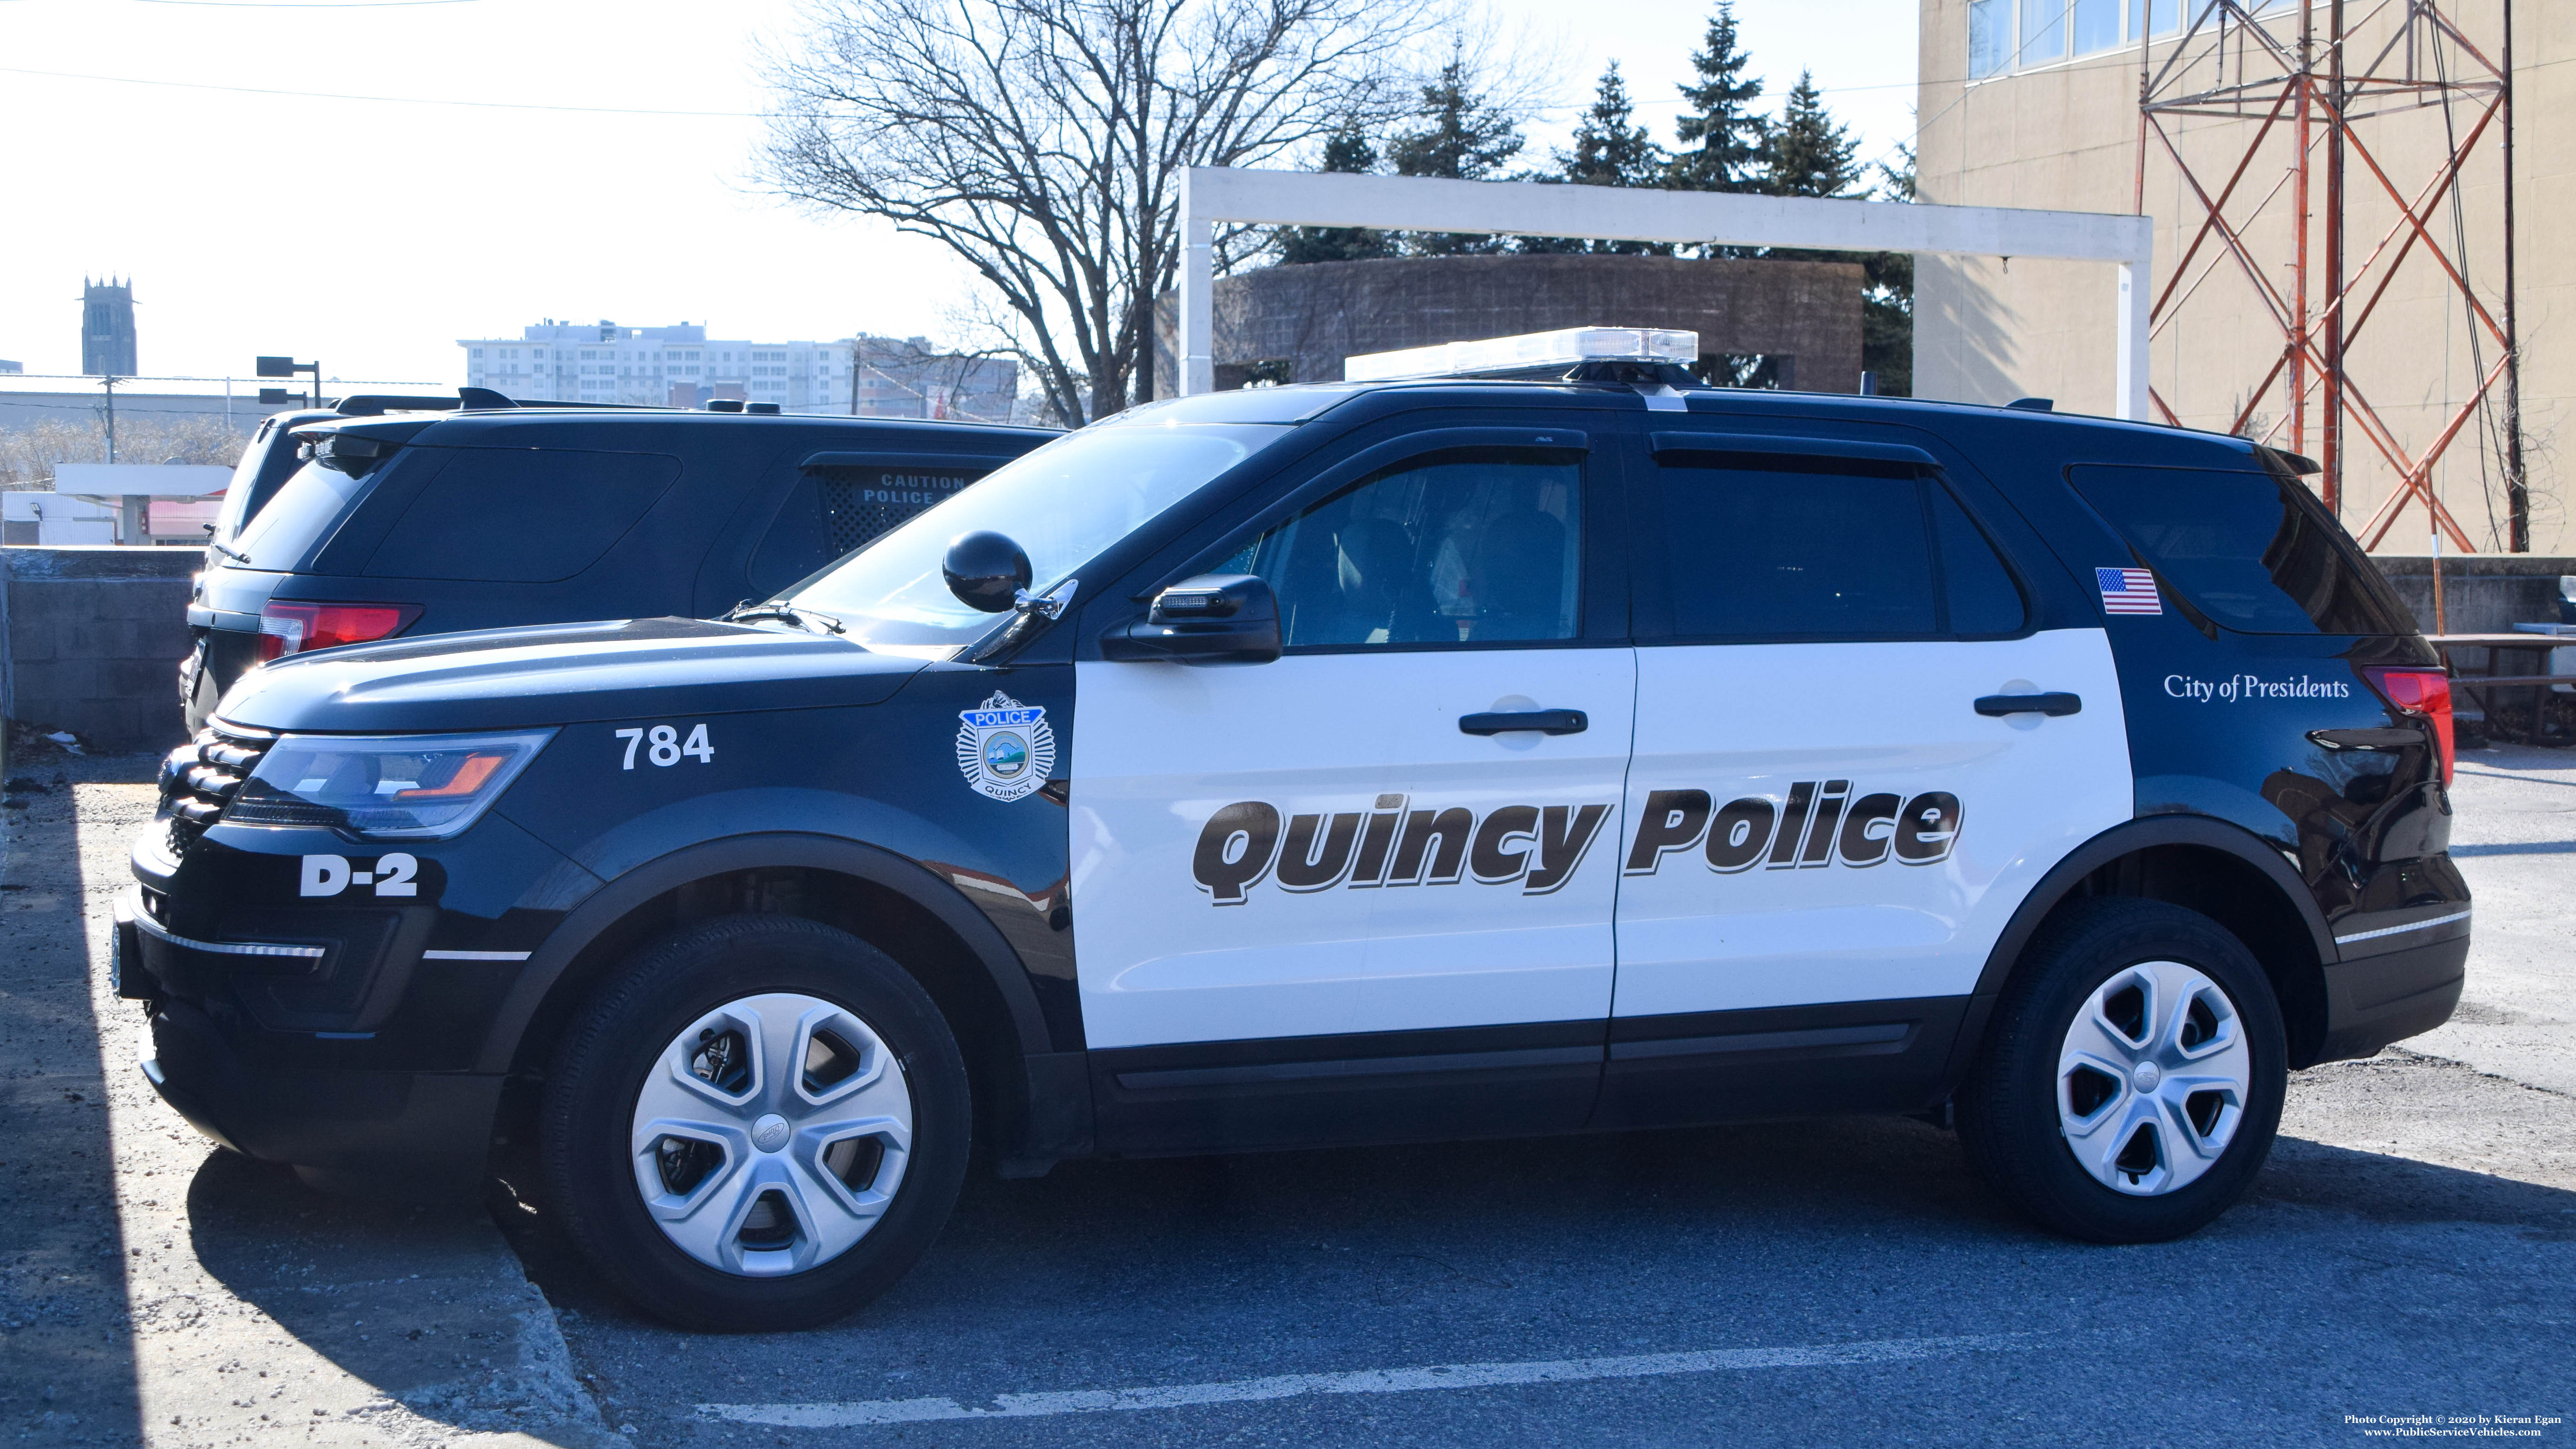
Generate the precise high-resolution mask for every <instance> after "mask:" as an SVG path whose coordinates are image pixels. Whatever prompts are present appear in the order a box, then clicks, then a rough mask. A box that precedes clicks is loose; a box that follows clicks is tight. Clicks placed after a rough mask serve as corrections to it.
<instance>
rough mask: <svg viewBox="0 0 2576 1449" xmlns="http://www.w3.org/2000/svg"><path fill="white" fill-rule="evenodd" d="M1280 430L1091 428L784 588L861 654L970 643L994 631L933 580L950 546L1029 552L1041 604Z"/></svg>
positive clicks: (1154, 425)
mask: <svg viewBox="0 0 2576 1449" xmlns="http://www.w3.org/2000/svg"><path fill="white" fill-rule="evenodd" d="M1289 431H1290V429H1289V428H1288V426H1286V425H1283V424H1264V423H1172V422H1163V421H1159V420H1156V419H1150V418H1148V419H1138V420H1135V421H1132V422H1129V421H1114V422H1108V423H1095V424H1093V425H1092V426H1090V427H1088V428H1085V429H1083V430H1082V431H1080V432H1078V433H1070V434H1067V435H1066V436H1064V437H1062V438H1059V439H1057V440H1056V441H1054V442H1052V443H1049V444H1047V445H1046V446H1045V447H1043V448H1040V449H1038V450H1037V451H1036V452H1034V453H1031V454H1029V455H1027V456H1026V457H1023V458H1020V459H1018V460H1017V461H1015V462H1012V463H1010V464H1007V465H1005V466H1004V467H1002V468H1000V469H999V470H997V471H995V472H994V473H993V474H992V475H991V476H990V477H987V478H986V479H984V481H982V482H980V483H977V484H975V485H974V486H972V487H970V488H967V489H965V490H964V491H963V492H960V493H958V494H957V495H956V496H954V497H952V498H950V499H948V500H947V501H946V502H944V503H941V504H939V505H938V506H936V507H934V508H931V509H929V510H928V511H926V512H923V513H919V514H916V515H914V516H913V517H912V518H911V519H909V520H907V521H906V522H904V523H903V524H901V525H900V526H898V527H896V528H894V529H893V530H891V531H889V532H887V533H885V534H883V535H881V536H880V537H878V538H877V540H876V541H875V542H873V543H871V544H869V545H868V546H867V547H866V548H864V549H862V550H860V551H859V552H857V553H855V554H852V555H851V556H849V557H848V558H846V559H844V560H842V561H841V562H840V563H838V564H836V565H834V566H833V567H831V568H829V569H827V570H825V571H824V572H822V573H820V574H817V575H815V576H814V577H813V578H811V579H808V580H806V581H805V582H804V583H803V584H800V585H798V586H796V587H795V588H793V589H791V590H789V591H788V592H787V593H786V595H784V597H786V598H788V599H791V600H793V601H794V602H795V603H796V605H797V606H798V607H800V608H806V609H819V610H821V611H823V612H824V613H827V614H830V615H833V616H834V617H836V618H838V619H840V620H841V622H842V623H843V624H844V625H845V626H847V627H848V629H849V634H850V637H851V638H853V639H856V640H857V641H859V642H860V643H863V644H896V645H933V646H937V645H948V646H956V645H963V644H968V643H971V642H973V641H974V640H975V639H976V638H977V637H978V636H980V635H982V634H983V633H984V632H985V631H986V630H988V629H990V628H992V627H993V626H994V625H995V624H997V623H999V622H1000V621H1001V617H1002V616H1000V615H997V614H987V613H982V612H980V611H978V610H975V609H971V608H968V607H967V606H966V605H965V604H963V603H960V602H959V601H958V599H957V596H956V595H954V594H952V593H950V592H949V591H948V584H947V582H946V581H945V580H944V579H942V578H941V577H940V572H939V564H940V560H941V559H942V558H944V557H946V555H947V553H948V544H949V541H950V540H951V539H954V538H955V537H957V535H959V534H961V533H971V532H973V531H975V530H976V529H979V528H989V529H991V530H993V531H994V532H996V533H1004V534H1008V535H1010V537H1011V539H1012V540H1013V541H1014V542H1016V543H1018V544H1019V546H1020V547H1021V548H1022V549H1024V550H1026V551H1027V552H1028V556H1029V568H1030V573H1031V583H1030V585H1029V588H1030V591H1031V592H1033V593H1038V594H1044V593H1046V592H1048V591H1049V590H1051V589H1053V588H1054V587H1055V586H1056V585H1058V584H1060V583H1062V582H1064V580H1065V579H1066V578H1068V577H1071V576H1072V575H1073V573H1074V571H1075V570H1077V569H1079V568H1081V567H1082V566H1083V565H1084V564H1086V563H1088V562H1090V561H1091V560H1092V559H1094V558H1097V557H1098V556H1099V555H1100V554H1101V553H1102V552H1104V551H1105V550H1107V549H1108V548H1109V547H1110V546H1111V545H1112V544H1115V543H1116V542H1118V540H1120V539H1122V538H1125V537H1126V536H1127V535H1128V534H1130V533H1133V532H1135V531H1136V530H1137V529H1138V528H1140V527H1142V526H1144V524H1146V523H1147V522H1148V521H1150V520H1151V519H1153V518H1154V517H1155V516H1156V515H1157V514H1160V513H1161V512H1163V510H1165V509H1167V508H1170V507H1171V506H1172V505H1173V504H1175V503H1178V502H1180V501H1181V500H1182V499H1184V498H1187V497H1189V496H1190V495H1191V494H1192V493H1195V492H1197V491H1198V490H1199V489H1200V488H1201V487H1203V486H1204V485H1206V484H1207V482H1208V481H1209V480H1211V479H1213V478H1215V477H1216V476H1217V475H1218V474H1220V473H1223V472H1224V471H1226V470H1227V469H1229V468H1231V467H1233V466H1234V465H1235V464H1237V463H1240V462H1242V461H1243V460H1244V459H1246V458H1249V457H1251V456H1252V455H1253V454H1254V453H1256V452H1259V451H1260V450H1261V449H1263V448H1265V447H1268V446H1269V445H1270V444H1272V443H1274V442H1276V441H1278V440H1279V439H1280V438H1283V437H1285V436H1287V435H1288V432H1289Z"/></svg>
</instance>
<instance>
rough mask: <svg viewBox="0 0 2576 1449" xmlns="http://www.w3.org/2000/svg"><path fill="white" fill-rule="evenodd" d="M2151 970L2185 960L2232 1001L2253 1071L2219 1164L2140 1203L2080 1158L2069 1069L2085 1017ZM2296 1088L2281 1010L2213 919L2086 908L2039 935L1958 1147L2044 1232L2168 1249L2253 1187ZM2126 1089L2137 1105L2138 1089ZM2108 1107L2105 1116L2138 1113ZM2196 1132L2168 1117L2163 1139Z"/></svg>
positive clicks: (1970, 1087)
mask: <svg viewBox="0 0 2576 1449" xmlns="http://www.w3.org/2000/svg"><path fill="white" fill-rule="evenodd" d="M2150 962H2179V963H2181V964H2182V965H2183V966H2186V967H2189V968H2191V969H2192V970H2195V971H2197V972H2199V973H2200V974H2201V975H2202V976H2204V977H2206V978H2207V979H2208V980H2209V981H2210V982H2213V983H2215V984H2216V985H2217V986H2218V988H2219V989H2220V990H2221V991H2223V992H2224V993H2225V995H2226V998H2227V1001H2228V1004H2229V1005H2232V1007H2233V1008H2234V1012H2235V1021H2236V1023H2237V1026H2238V1027H2239V1028H2240V1029H2241V1032H2242V1037H2241V1040H2242V1043H2243V1046H2244V1048H2245V1052H2246V1056H2247V1062H2248V1068H2249V1069H2248V1071H2247V1073H2246V1083H2245V1087H2244V1090H2243V1093H2242V1100H2241V1103H2240V1104H2239V1108H2238V1112H2239V1114H2238V1116H2237V1117H2236V1119H2235V1121H2234V1123H2233V1126H2232V1134H2233V1135H2232V1136H2230V1137H2227V1138H2226V1139H2225V1143H2224V1146H2223V1148H2222V1149H2220V1150H2219V1151H2218V1152H2217V1155H2216V1158H2215V1160H2214V1161H2210V1162H2209V1163H2208V1165H2207V1167H2206V1168H2205V1169H2203V1170H2200V1171H2199V1175H2198V1176H2197V1177H2196V1178H2193V1179H2191V1180H2189V1181H2185V1182H2182V1183H2180V1185H2178V1186H2174V1187H2172V1188H2171V1189H2170V1190H2169V1191H2163V1192H2160V1193H2157V1194H2156V1195H2152V1196H2141V1195H2137V1193H2136V1191H2135V1190H2134V1189H2133V1190H2132V1191H2119V1190H2115V1189H2114V1188H2113V1187H2111V1186H2108V1185H2106V1180H2105V1179H2101V1178H2097V1177H2096V1176H2095V1175H2094V1172H2093V1170H2092V1169H2090V1168H2088V1167H2087V1166H2086V1165H2085V1164H2084V1163H2083V1162H2081V1161H2079V1160H2078V1157H2077V1150H2076V1148H2075V1147H2074V1146H2072V1145H2070V1142H2069V1138H2068V1133H2067V1129H2066V1128H2065V1127H2064V1126H2063V1125H2062V1123H2061V1120H2060V1107H2061V1098H2060V1092H2061V1083H2060V1080H2059V1063H2060V1053H2061V1051H2062V1050H2064V1049H2065V1048H2066V1047H2067V1044H2068V1043H2069V1041H2070V1037H2069V1033H2070V1031H2071V1030H2074V1029H2075V1028H2076V1019H2077V1015H2078V1013H2079V1012H2081V1011H2084V1010H2085V1009H2086V1008H2087V1006H2088V1004H2089V1003H2090V1002H2091V1000H2092V998H2093V996H2094V993H2095V992H2097V991H2099V990H2101V989H2102V988H2103V987H2104V986H2105V985H2106V984H2107V983H2110V982H2112V981H2113V979H2114V978H2115V977H2119V976H2121V975H2122V974H2123V973H2125V972H2128V971H2130V969H2131V968H2133V967H2140V966H2142V965H2144V963H2150ZM2131 979H2132V980H2134V979H2135V978H2131ZM2106 999H2113V998H2106ZM2195 1029H2196V1028H2195ZM2095 1077H2097V1078H2098V1077H2099V1074H2095ZM2180 1079H2181V1078H2180V1074H2179V1073H2177V1074H2176V1076H2175V1080H2180ZM2288 1080H2289V1066H2288V1048H2287V1046H2286V1044H2285V1041H2284V1038H2283V1033H2282V1028H2281V1010H2280V1005H2279V1002H2278V1001H2277V1000H2276V999H2275V997H2274V994H2273V991H2272V985H2271V982H2270V980H2269V979H2268V978H2267V977H2266V976H2265V975H2264V974H2263V968H2262V966H2261V964H2260V963H2258V962H2257V961H2255V959H2254V956H2253V953H2252V952H2250V951H2248V950H2246V949H2245V945H2244V943H2243V942H2241V941H2239V940H2237V939H2236V937H2235V936H2233V935H2231V934H2230V933H2229V932H2228V931H2227V930H2226V929H2225V928H2224V927H2222V926H2220V925H2219V924H2218V923H2217V922H2216V921H2213V920H2211V919H2210V918H2208V917H2207V916H2204V915H2201V914H2200V913H2198V912H2196V911H2190V910H2185V909H2183V908H2182V907H2180V906H2175V905H2169V904H2166V903H2165V902H2162V901H2146V900H2135V899H2130V898H2125V897H2101V898H2096V899H2089V900H2080V901H2075V902H2071V903H2069V904H2068V905H2067V906H2065V907H2064V908H2063V909H2061V910H2060V911H2059V912H2058V913H2057V915H2056V916H2055V917H2054V918H2052V919H2051V920H2050V921H2049V923H2048V924H2047V925H2046V926H2045V927H2043V928H2042V929H2041V931H2040V932H2039V934H2038V935H2037V936H2035V937H2034V938H2033V939H2032V941H2031V943H2030V945H2029V947H2028V948H2027V949H2026V950H2025V951H2024V953H2023V955H2022V958H2021V961H2020V963H2019V965H2018V966H2017V967H2016V969H2015V970H2014V972H2013V975H2012V979H2011V980H2010V981H2008V982H2007V983H2006V984H2005V986H2004V991H2003V996H2002V999H2001V1000H2000V1001H1998V1002H1997V1003H1996V1005H1995V1016H1994V1020H1993V1023H1992V1024H1991V1026H1990V1027H1989V1028H1988V1030H1987V1033H1986V1040H1985V1043H1984V1046H1983V1049H1982V1051H1981V1052H1980V1054H1979V1056H1978V1059H1977V1063H1976V1065H1975V1067H1974V1068H1973V1069H1972V1070H1971V1071H1970V1073H1969V1075H1968V1079H1967V1081H1966V1082H1965V1083H1964V1084H1962V1086H1961V1087H1960V1090H1959V1094H1958V1097H1957V1099H1956V1107H1957V1113H1958V1118H1957V1120H1958V1128H1959V1140H1960V1143H1961V1145H1962V1146H1963V1147H1964V1148H1965V1149H1966V1151H1967V1156H1968V1162H1969V1164H1970V1165H1971V1166H1972V1167H1973V1168H1975V1170H1976V1172H1977V1175H1978V1176H1979V1177H1981V1178H1983V1179H1984V1180H1985V1182H1986V1184H1987V1185H1988V1186H1989V1187H1991V1188H1993V1189H1994V1191H1995V1192H1996V1194H1997V1195H1999V1196H2001V1197H2002V1198H2003V1199H2004V1200H2005V1201H2006V1202H2008V1203H2010V1204H2011V1205H2012V1206H2013V1207H2014V1208H2015V1209H2017V1210H2018V1211H2020V1212H2021V1213H2022V1214H2024V1215H2025V1216H2027V1217H2029V1218H2030V1219H2032V1220H2033V1221H2034V1222H2037V1223H2039V1224H2040V1225H2041V1226H2043V1227H2047V1228H2052V1229H2054V1230H2056V1231H2058V1232H2061V1233H2064V1234H2066V1235H2068V1236H2069V1237H2075V1238H2083V1239H2087V1240H2090V1241H2093V1242H2097V1243H2153V1242H2163V1241H2166V1240H2168V1239H2171V1238H2178V1237H2181V1236H2183V1235H2184V1234H2186V1233H2191V1232H2195V1231H2197V1230H2199V1229H2200V1228H2202V1227H2204V1226H2206V1225H2207V1224H2208V1223H2209V1222H2210V1221H2211V1220H2212V1219H2214V1218H2216V1217H2217V1216H2218V1215H2219V1214H2220V1213H2223V1212H2225V1211H2226V1210H2227V1209H2228V1208H2229V1207H2231V1206H2233V1205H2234V1204H2235V1202H2236V1200H2237V1199H2238V1198H2239V1197H2241V1196H2243V1195H2244V1193H2245V1190H2246V1188H2248V1187H2249V1186H2251V1185H2252V1183H2253V1181H2254V1177H2255V1174H2257V1173H2258V1172H2260V1171H2262V1168H2263V1162H2264V1159H2265V1158H2266V1157H2268V1156H2269V1155H2270V1154H2271V1150H2272V1138H2273V1134H2274V1133H2275V1132H2276V1131H2277V1130H2278V1129H2279V1127H2280V1122H2281V1099H2282V1095H2283V1093H2284V1092H2285V1090H2286V1089H2287V1086H2288ZM2119 1091H2120V1097H2119V1099H2118V1100H2119V1101H2121V1102H2123V1103H2124V1102H2125V1101H2126V1100H2128V1098H2129V1092H2128V1090H2127V1089H2125V1088H2121V1089H2119ZM2069 1100H2070V1101H2071V1100H2072V1099H2071V1098H2070V1099H2069ZM2087 1100H2088V1101H2089V1100H2094V1099H2093V1098H2091V1097H2090V1096H2089V1095H2088V1098H2087ZM2101 1100H2103V1101H2104V1103H2105V1105H2104V1108H2103V1110H2106V1111H2110V1110H2125V1109H2124V1108H2119V1107H2114V1106H2113V1105H2112V1104H2111V1100H2110V1099H2101ZM2195 1100H2197V1099H2195ZM2071 1110H2073V1109H2071ZM2186 1115H2187V1114H2186ZM2081 1120H2082V1119H2079V1125H2080V1124H2081ZM2097 1120H2108V1119H2107V1118H2105V1119H2097ZM2193 1120H2196V1119H2193ZM2192 1125H2193V1123H2192V1121H2189V1120H2187V1121H2184V1122H2182V1123H2179V1124H2177V1123H2173V1122H2171V1121H2170V1120H2169V1119H2159V1124H2158V1126H2157V1131H2158V1132H2159V1133H2167V1134H2170V1133H2174V1132H2177V1131H2188V1130H2191V1128H2192ZM2096 1140H2097V1141H2105V1142H2107V1141H2109V1140H2110V1139H2096ZM2168 1140H2169V1139H2168V1137H2166V1136H2158V1137H2156V1138H2155V1139H2154V1143H2153V1144H2152V1145H2153V1146H2154V1148H2155V1151H2156V1152H2157V1153H2161V1152H2163V1151H2165V1150H2169V1149H2168V1148H2167V1147H2166V1146H2165V1144H2166V1143H2167V1142H2168ZM2210 1140H2216V1138H2215V1135H2214V1134H2213V1136H2212V1138H2211V1139H2210ZM2184 1145H2185V1146H2188V1145H2189V1144H2187V1143H2186V1144H2184ZM2177 1155H2180V1154H2179V1153H2177ZM2195 1166H2196V1165H2195ZM2153 1171H2154V1169H2149V1173H2150V1177H2149V1182H2150V1189H2149V1190H2152V1173H2153ZM2124 1180H2126V1181H2130V1182H2132V1183H2134V1182H2136V1181H2138V1180H2139V1179H2138V1178H2136V1177H2125V1178H2124Z"/></svg>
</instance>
